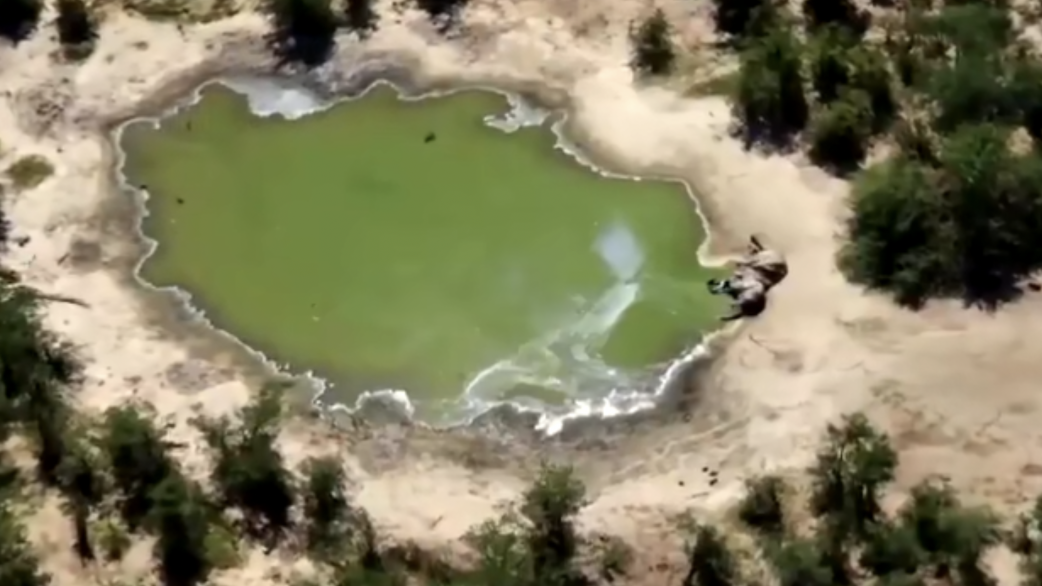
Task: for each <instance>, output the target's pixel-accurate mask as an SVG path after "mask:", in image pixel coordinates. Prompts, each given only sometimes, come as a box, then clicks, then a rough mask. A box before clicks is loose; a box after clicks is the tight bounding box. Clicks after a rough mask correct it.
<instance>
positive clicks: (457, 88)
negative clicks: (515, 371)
mask: <svg viewBox="0 0 1042 586" xmlns="http://www.w3.org/2000/svg"><path fill="white" fill-rule="evenodd" d="M413 67H414V68H413V69H410V67H409V66H408V65H405V64H403V63H402V62H399V61H396V60H394V59H391V58H388V57H386V56H380V57H376V58H371V59H368V60H365V59H363V60H362V61H361V62H359V63H357V64H355V65H354V66H352V67H348V68H346V69H345V68H337V67H335V66H325V67H323V68H322V69H320V70H318V71H317V72H303V73H301V72H295V73H285V72H282V73H278V72H272V71H270V70H266V68H265V67H263V66H261V65H254V66H246V67H242V66H239V67H236V68H234V69H226V70H223V71H220V72H217V71H214V70H213V69H211V66H209V65H203V66H201V67H200V68H198V69H197V70H196V71H193V72H190V73H188V74H186V78H184V79H177V80H174V81H172V82H169V83H168V84H165V85H164V87H163V88H161V89H160V90H159V91H157V92H156V94H155V95H156V96H158V97H157V98H154V99H152V100H147V101H145V102H143V104H142V105H141V107H140V108H139V109H137V110H136V111H135V112H133V113H132V114H129V115H127V116H124V117H121V118H119V119H118V120H116V121H114V122H112V123H110V126H109V130H108V132H107V137H108V139H107V143H108V144H107V146H108V149H109V150H110V153H111V155H110V156H111V160H112V161H113V166H112V169H113V175H112V176H113V180H114V182H115V191H117V192H119V193H120V194H121V195H124V196H129V197H131V198H132V199H133V202H134V209H135V215H134V218H133V219H132V221H133V224H134V228H133V234H134V239H135V241H136V244H137V248H138V250H140V254H139V255H138V259H137V261H136V263H135V264H134V266H133V268H132V269H131V271H132V279H133V281H134V282H135V283H136V285H137V286H138V287H139V288H140V289H141V290H143V291H144V292H145V295H146V296H148V297H162V298H164V299H165V300H166V305H177V306H178V307H177V308H176V311H177V313H178V314H179V315H181V316H187V317H188V319H189V321H191V322H193V325H194V326H195V327H194V328H192V329H193V330H194V332H195V335H198V336H203V337H211V338H213V339H217V340H222V341H224V342H227V343H230V344H231V345H233V346H235V347H236V348H238V349H239V350H240V351H241V352H243V353H244V354H245V360H246V361H253V362H255V363H256V365H257V366H258V370H257V371H256V372H257V374H259V375H261V376H268V377H273V378H279V379H289V380H292V381H294V383H295V384H294V387H299V388H301V390H300V391H298V392H306V391H305V390H304V389H306V388H310V389H311V392H312V399H311V405H312V407H313V408H315V409H317V410H319V411H321V412H330V411H332V412H339V413H347V414H349V415H352V416H353V415H354V414H356V413H361V414H363V417H364V416H365V415H364V414H366V413H373V412H374V411H373V409H374V408H375V413H376V414H377V419H383V420H390V421H392V422H394V423H402V422H408V423H409V424H410V425H420V426H428V424H426V423H424V422H423V421H419V420H412V418H411V404H410V403H409V399H408V396H407V395H406V394H405V393H404V392H402V391H394V390H390V389H388V390H386V391H375V392H366V393H365V394H363V395H362V396H361V397H359V399H358V400H357V401H356V403H355V404H354V405H353V406H349V405H344V404H341V403H326V402H324V401H323V397H324V394H325V388H326V384H327V383H326V381H325V380H323V379H322V378H320V377H318V376H316V375H315V374H314V373H312V372H305V373H293V372H292V367H291V365H286V364H278V363H276V362H275V361H273V360H272V359H271V358H269V357H268V356H267V355H265V353H264V352H263V351H261V350H259V349H257V348H254V347H251V346H250V345H249V344H247V343H246V342H244V341H243V340H241V339H239V338H238V337H236V336H235V335H234V334H233V333H231V332H229V331H227V330H224V329H221V328H219V327H217V326H216V325H215V324H213V323H212V322H211V320H210V319H208V318H207V316H206V313H205V310H203V309H202V308H200V307H198V306H196V305H194V304H193V302H192V298H191V295H190V294H189V293H188V292H187V291H185V290H183V289H181V288H180V287H177V286H168V287H156V286H154V285H152V284H151V283H149V282H148V281H147V280H145V279H144V278H143V277H142V276H141V273H140V271H141V269H142V267H143V266H144V264H145V263H146V262H147V261H148V259H149V258H150V257H151V256H152V255H153V254H154V253H155V251H156V249H157V247H158V243H157V242H156V241H155V240H153V239H151V238H149V237H148V236H147V235H146V234H145V233H144V232H143V223H144V220H145V218H146V217H148V215H149V209H148V197H149V196H148V193H147V191H145V190H143V189H140V188H138V187H136V186H133V185H130V184H129V183H128V182H127V180H126V177H125V174H124V171H123V168H124V165H125V160H126V153H125V152H124V151H123V150H122V147H121V138H122V132H123V130H124V129H125V128H126V127H127V126H128V125H130V124H134V123H141V122H145V123H148V124H153V125H157V124H159V123H161V122H162V121H163V120H164V119H166V118H168V117H170V116H173V115H175V114H177V113H179V112H182V111H184V110H185V109H188V108H191V107H193V106H194V105H196V104H197V103H198V102H199V100H200V99H201V97H202V92H203V91H204V90H205V89H206V88H207V87H210V86H212V85H221V86H224V87H226V88H228V89H230V90H232V91H234V92H236V93H238V94H240V95H242V96H243V97H245V98H246V99H247V100H251V99H252V96H250V95H249V94H248V93H244V87H243V86H244V85H246V83H248V82H249V81H251V80H260V81H263V82H266V83H268V82H270V83H272V84H273V85H277V86H281V88H282V89H285V90H289V89H300V90H302V91H304V92H307V93H309V94H311V96H312V97H314V98H315V99H316V103H315V104H314V106H313V107H312V108H310V109H309V110H308V111H307V112H301V113H300V114H299V116H308V115H311V114H314V113H317V112H320V111H324V110H327V109H330V108H333V107H336V106H338V105H340V104H342V103H344V102H350V101H353V100H358V99H362V98H364V97H365V96H366V95H367V94H368V93H369V92H370V91H371V90H373V89H374V88H376V87H379V86H381V85H386V86H390V87H392V88H393V89H394V90H395V92H396V93H397V94H398V99H400V100H404V101H421V100H426V99H437V98H443V97H447V96H451V95H453V94H456V93H459V92H467V91H482V92H490V93H495V94H497V95H501V96H503V97H504V98H505V99H506V100H507V102H508V103H509V104H510V106H511V110H510V112H509V113H508V114H506V115H504V116H505V117H506V118H510V117H512V116H513V115H514V114H515V113H516V112H518V109H519V108H522V107H528V108H532V109H537V110H541V111H543V112H545V113H546V117H547V118H549V119H550V120H552V123H551V124H550V127H549V130H550V131H551V132H552V133H553V135H554V137H555V145H554V147H553V148H554V149H555V150H560V151H562V152H564V153H565V154H566V155H567V156H568V157H569V159H571V160H572V161H573V162H575V163H577V164H579V165H581V166H583V167H585V168H587V169H589V170H590V171H592V172H594V173H596V174H598V175H600V176H602V177H608V178H612V179H620V180H629V181H644V180H652V181H668V182H671V183H680V184H681V185H683V187H684V190H685V192H686V193H687V196H688V199H689V200H690V202H691V203H692V206H693V209H694V211H695V213H696V214H697V216H698V219H699V222H700V223H701V225H702V229H703V233H704V234H705V237H704V238H703V239H702V241H701V243H700V244H699V247H698V250H697V251H694V252H695V255H696V259H697V262H699V263H700V264H702V265H703V266H719V265H721V264H722V263H723V262H724V259H721V258H713V257H712V256H711V255H710V254H709V250H710V249H711V246H712V239H713V236H712V231H711V228H710V226H709V223H708V221H707V219H706V217H705V215H704V214H703V212H702V208H701V204H700V202H699V200H698V197H697V196H696V195H695V193H694V188H693V187H692V185H691V184H690V183H689V182H688V181H686V180H684V179H682V178H679V177H676V176H665V175H661V174H659V175H649V174H631V173H625V174H624V173H620V172H616V171H614V170H612V169H611V167H610V166H609V167H606V166H604V164H608V165H610V163H608V157H598V156H597V153H596V150H595V149H592V148H586V147H584V146H583V145H582V144H581V142H580V139H575V138H572V136H571V135H570V131H572V132H574V131H575V130H576V129H575V128H574V126H575V125H574V124H571V117H570V116H569V110H570V107H569V105H568V104H567V103H566V102H562V101H561V99H560V96H559V95H558V94H557V93H556V92H554V91H553V89H552V88H549V87H544V88H540V87H538V86H536V85H528V84H524V85H522V86H519V89H518V90H517V91H514V90H513V89H504V88H503V87H500V86H495V85H492V84H491V83H475V82H468V81H462V82H459V83H453V82H452V81H451V80H438V81H437V82H433V81H431V80H425V81H424V80H423V78H422V77H420V76H419V75H418V73H417V71H416V69H415V66H413ZM249 108H250V110H251V113H252V114H253V115H255V116H267V115H282V113H281V112H278V111H277V110H275V111H272V112H268V113H259V112H256V111H255V110H254V105H253V104H252V103H251V104H250V106H249ZM293 117H294V118H295V117H296V115H294V116H293ZM486 124H488V121H486ZM489 125H490V126H492V125H491V124H489ZM500 130H501V131H503V132H508V133H509V132H512V130H510V129H502V128H500ZM575 134H579V133H578V132H575ZM595 161H604V163H603V164H602V163H599V162H595ZM725 331H726V330H725V329H718V330H716V331H712V332H708V333H706V334H705V335H704V337H703V341H702V342H701V343H699V344H698V345H697V346H696V347H694V348H690V349H688V350H687V351H685V352H684V353H683V354H681V355H679V356H676V357H674V358H673V359H671V360H669V361H668V363H667V364H665V365H664V367H663V368H662V369H661V370H660V372H659V374H658V375H657V377H658V382H657V383H656V385H655V387H654V388H653V389H642V390H639V391H634V392H637V393H640V394H641V401H640V403H639V404H638V405H636V406H634V407H631V408H630V409H628V410H626V411H622V412H615V413H611V412H610V409H612V407H611V405H610V404H609V403H608V402H607V398H605V399H604V402H601V403H600V405H599V407H594V408H593V410H592V411H591V408H590V406H588V405H582V404H580V405H573V407H572V408H571V409H570V410H569V411H568V412H567V413H563V414H562V413H558V414H556V415H550V414H546V413H543V412H542V411H540V410H537V409H529V408H525V407H522V406H520V405H516V404H511V403H501V404H499V405H496V406H493V407H490V408H488V409H487V410H485V411H483V412H481V413H479V414H477V415H475V416H473V417H471V418H469V419H468V420H467V421H466V422H464V423H459V424H452V425H448V426H435V429H442V430H447V431H448V430H462V429H468V430H471V431H479V432H480V430H482V429H488V428H489V426H490V424H491V425H492V426H493V427H495V428H496V429H497V432H502V431H503V427H504V426H506V427H507V428H512V427H516V429H511V430H510V431H512V432H513V433H519V434H521V435H530V434H531V432H533V431H535V432H537V433H536V436H540V435H542V436H543V437H544V438H545V437H552V436H554V435H557V434H558V433H561V432H562V431H563V430H564V429H565V428H568V429H569V432H568V433H566V434H565V435H566V436H568V437H573V438H574V437H575V435H576V432H579V433H580V435H586V434H591V433H592V434H594V435H596V433H597V431H596V430H597V426H598V423H605V422H607V421H608V420H615V421H614V422H613V425H612V427H617V426H620V425H621V426H629V425H632V424H633V423H635V422H637V421H640V422H645V421H649V420H655V419H657V418H659V417H666V418H672V417H674V416H676V415H677V404H678V403H679V402H682V401H683V400H684V397H683V395H684V394H685V393H686V392H690V389H691V388H692V387H693V386H695V387H697V383H694V385H692V384H691V382H689V380H690V379H689V376H688V373H690V372H700V371H702V370H704V368H703V367H704V366H705V364H704V363H708V362H711V359H712V354H711V352H710V347H711V346H712V345H714V340H717V339H718V338H719V337H720V335H721V334H723V333H724V332H725ZM250 370H253V369H250ZM649 391H650V392H649ZM373 403H375V405H373ZM368 423H373V421H372V420H370V421H369V422H368ZM579 430H582V431H579Z"/></svg>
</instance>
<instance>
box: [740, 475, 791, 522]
mask: <svg viewBox="0 0 1042 586" xmlns="http://www.w3.org/2000/svg"><path fill="white" fill-rule="evenodd" d="M745 490H746V492H745V497H744V498H743V499H742V502H741V503H739V505H738V518H739V519H741V520H742V522H743V523H745V524H746V525H748V526H749V527H752V528H753V529H756V530H758V531H760V532H762V533H764V534H767V535H781V533H782V532H783V531H784V530H785V511H784V508H783V506H782V495H783V494H784V492H785V482H784V481H783V480H782V479H781V478H779V477H777V476H761V477H758V478H755V479H752V480H750V481H748V482H746V485H745Z"/></svg>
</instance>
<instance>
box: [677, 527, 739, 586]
mask: <svg viewBox="0 0 1042 586" xmlns="http://www.w3.org/2000/svg"><path fill="white" fill-rule="evenodd" d="M688 564H689V568H688V572H687V575H686V576H685V577H684V581H683V582H682V584H683V586H733V585H735V584H738V583H739V572H738V560H737V559H736V557H735V555H734V553H733V552H732V551H731V549H730V548H729V547H728V545H727V542H726V541H725V540H724V537H723V535H721V534H720V532H719V531H717V530H716V529H715V528H713V527H711V526H708V525H702V526H699V527H698V528H697V530H696V531H695V536H694V539H693V543H692V544H690V545H689V546H688Z"/></svg>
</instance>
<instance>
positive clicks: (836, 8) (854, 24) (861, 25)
mask: <svg viewBox="0 0 1042 586" xmlns="http://www.w3.org/2000/svg"><path fill="white" fill-rule="evenodd" d="M803 16H804V19H805V21H806V23H807V26H808V27H809V28H812V29H816V28H821V27H826V26H836V27H841V28H843V29H845V30H847V31H849V32H850V33H852V34H854V35H856V36H858V37H860V36H861V35H863V34H864V33H865V31H866V30H867V29H868V26H869V24H870V18H869V15H868V13H867V12H864V11H863V10H861V9H859V8H858V7H857V5H856V4H855V3H854V2H853V1H852V0H803Z"/></svg>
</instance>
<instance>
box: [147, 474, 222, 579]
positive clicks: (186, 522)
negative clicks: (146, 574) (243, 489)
mask: <svg viewBox="0 0 1042 586" xmlns="http://www.w3.org/2000/svg"><path fill="white" fill-rule="evenodd" d="M149 498H150V500H151V502H152V503H153V507H152V509H151V511H150V512H149V515H150V517H151V519H150V523H151V524H152V525H153V526H154V527H155V528H156V533H157V535H158V539H157V540H156V545H155V557H156V560H157V561H158V562H159V573H160V575H161V577H162V579H163V583H164V584H165V586H195V585H196V584H200V583H202V582H203V581H204V580H205V578H206V576H207V575H208V574H209V572H210V571H211V570H212V569H213V568H212V567H211V565H210V561H209V558H208V556H207V535H208V533H209V521H208V513H207V504H206V500H205V497H204V496H203V493H202V490H201V489H200V488H199V486H197V485H196V484H195V483H193V482H191V481H188V480H186V479H185V478H184V477H182V476H181V475H180V474H171V475H169V476H167V477H166V478H164V479H163V480H162V482H160V483H159V484H158V485H157V486H156V487H155V488H154V489H153V490H152V492H151V494H150V495H149Z"/></svg>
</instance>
